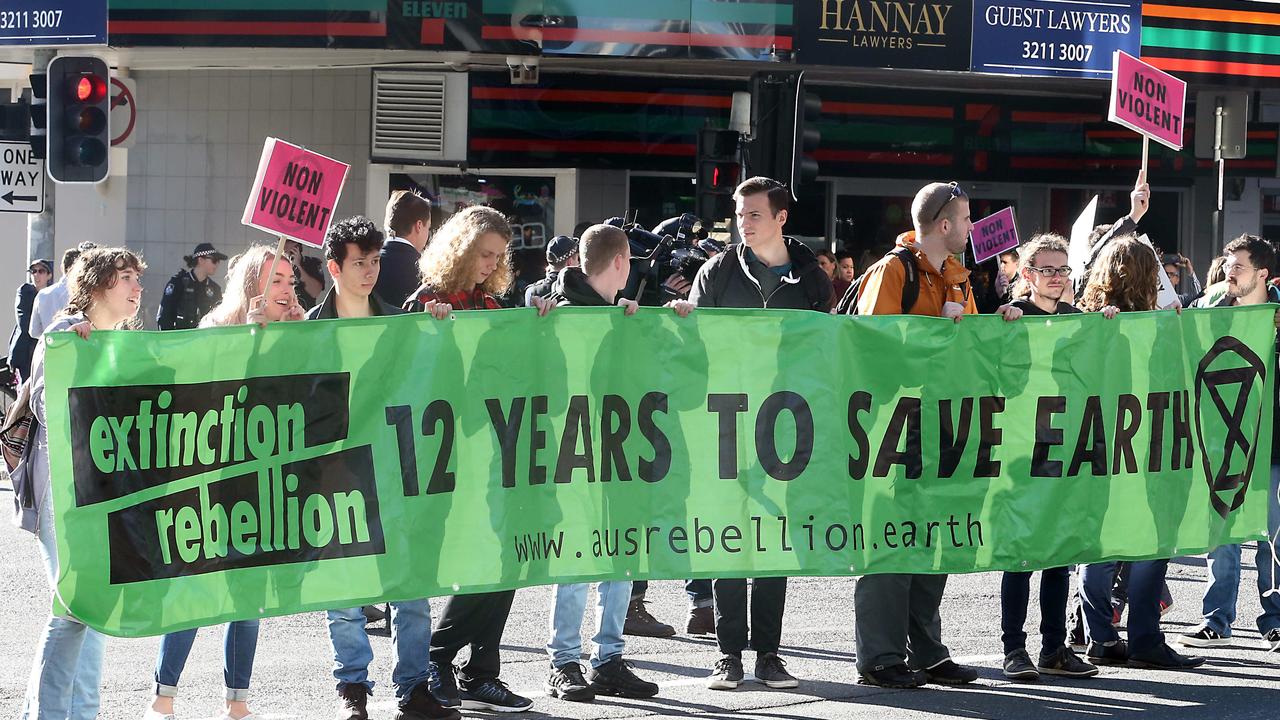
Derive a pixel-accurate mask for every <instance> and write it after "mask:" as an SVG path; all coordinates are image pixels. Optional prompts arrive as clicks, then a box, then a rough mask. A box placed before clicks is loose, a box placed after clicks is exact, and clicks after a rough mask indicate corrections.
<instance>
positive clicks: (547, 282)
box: [524, 235, 578, 307]
mask: <svg viewBox="0 0 1280 720" xmlns="http://www.w3.org/2000/svg"><path fill="white" fill-rule="evenodd" d="M567 267H578V238H576V237H569V236H568V235H557V236H555V237H553V238H551V242H549V243H547V276H546V277H544V278H542V279H541V280H539V281H538V282H535V283H530V285H529V287H527V288H525V290H524V304H525V306H526V307H533V298H535V297H546V296H547V295H550V294H551V291H552V288H553V286H554V285H555V282H556V276H557V275H559V274H560V271H561V270H563V269H565V268H567Z"/></svg>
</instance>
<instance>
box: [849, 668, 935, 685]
mask: <svg viewBox="0 0 1280 720" xmlns="http://www.w3.org/2000/svg"><path fill="white" fill-rule="evenodd" d="M928 681H929V677H928V676H927V675H925V673H924V671H923V670H912V669H911V668H909V667H907V666H906V665H905V664H903V663H898V664H897V665H890V666H889V667H884V666H881V667H877V668H876V669H874V670H864V671H859V673H858V682H860V683H862V684H863V685H875V686H876V687H883V688H918V687H923V686H924V684H925V683H926V682H928Z"/></svg>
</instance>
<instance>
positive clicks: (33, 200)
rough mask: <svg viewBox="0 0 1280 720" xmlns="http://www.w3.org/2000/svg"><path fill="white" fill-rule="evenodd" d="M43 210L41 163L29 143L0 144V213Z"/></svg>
mask: <svg viewBox="0 0 1280 720" xmlns="http://www.w3.org/2000/svg"><path fill="white" fill-rule="evenodd" d="M43 210H44V161H43V160H37V159H36V158H35V153H34V152H32V150H31V145H30V144H28V143H24V142H0V212H20V213H38V212H42V211H43Z"/></svg>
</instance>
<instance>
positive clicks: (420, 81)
mask: <svg viewBox="0 0 1280 720" xmlns="http://www.w3.org/2000/svg"><path fill="white" fill-rule="evenodd" d="M457 86H461V97H462V106H461V108H456V109H454V110H453V111H449V109H448V105H451V102H449V101H451V100H454V99H457V96H458V92H457V91H458V87H457ZM465 99H466V76H465V74H460V73H429V72H404V70H375V72H374V118H372V123H371V128H372V158H374V160H385V161H431V160H435V161H439V160H465V159H466V158H465V152H466V104H465V102H466V100H465ZM452 123H461V129H462V133H461V137H462V143H461V154H462V156H461V158H460V156H457V155H458V154H460V149H458V143H457V142H456V140H457V136H458V133H457V132H456V129H458V128H452V127H449V126H451V124H452Z"/></svg>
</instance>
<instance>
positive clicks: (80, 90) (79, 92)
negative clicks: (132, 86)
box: [72, 74, 107, 103]
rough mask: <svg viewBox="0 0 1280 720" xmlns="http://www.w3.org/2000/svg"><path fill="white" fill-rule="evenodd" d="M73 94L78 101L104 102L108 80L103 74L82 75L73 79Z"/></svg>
mask: <svg viewBox="0 0 1280 720" xmlns="http://www.w3.org/2000/svg"><path fill="white" fill-rule="evenodd" d="M72 94H73V96H74V97H75V100H76V102H87V103H97V102H102V99H103V98H105V97H106V96H107V81H106V79H105V78H103V77H102V76H101V75H91V74H85V75H81V76H80V77H79V78H76V79H74V80H72Z"/></svg>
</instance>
